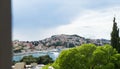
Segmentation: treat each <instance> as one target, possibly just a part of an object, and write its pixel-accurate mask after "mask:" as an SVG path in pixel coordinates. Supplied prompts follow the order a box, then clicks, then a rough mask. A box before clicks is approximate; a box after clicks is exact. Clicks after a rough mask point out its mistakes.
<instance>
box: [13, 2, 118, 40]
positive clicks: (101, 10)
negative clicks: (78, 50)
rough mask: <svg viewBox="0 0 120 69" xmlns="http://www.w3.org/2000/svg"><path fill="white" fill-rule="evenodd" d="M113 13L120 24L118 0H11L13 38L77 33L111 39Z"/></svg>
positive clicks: (94, 37)
mask: <svg viewBox="0 0 120 69" xmlns="http://www.w3.org/2000/svg"><path fill="white" fill-rule="evenodd" d="M114 16H115V17H116V22H117V23H118V27H119V28H120V0H12V18H13V20H12V23H13V24H12V27H13V28H12V31H13V32H12V36H13V37H12V38H13V40H15V39H18V40H25V41H26V40H29V41H33V40H41V39H44V38H48V37H50V36H51V35H57V34H70V35H71V34H78V35H80V36H83V37H86V38H92V39H97V38H105V39H110V33H111V30H112V25H113V17H114Z"/></svg>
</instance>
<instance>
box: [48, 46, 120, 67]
mask: <svg viewBox="0 0 120 69" xmlns="http://www.w3.org/2000/svg"><path fill="white" fill-rule="evenodd" d="M52 66H53V67H54V68H55V69H120V54H119V53H117V51H116V49H114V48H113V47H112V46H110V45H104V46H95V45H94V44H83V45H81V46H78V47H75V48H71V49H69V50H63V51H62V52H61V53H60V55H59V57H58V58H57V60H56V61H55V62H54V63H53V64H52ZM46 69H47V68H46Z"/></svg>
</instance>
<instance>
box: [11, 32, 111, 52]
mask: <svg viewBox="0 0 120 69" xmlns="http://www.w3.org/2000/svg"><path fill="white" fill-rule="evenodd" d="M84 43H93V44H95V45H99V46H101V45H104V44H110V40H106V39H87V38H84V37H81V36H79V35H76V34H75V35H66V34H61V35H53V36H51V37H49V38H46V39H43V40H39V41H19V40H15V41H13V51H14V52H21V51H28V50H48V49H55V48H60V49H62V48H70V47H75V46H79V45H81V44H84Z"/></svg>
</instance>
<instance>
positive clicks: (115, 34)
mask: <svg viewBox="0 0 120 69" xmlns="http://www.w3.org/2000/svg"><path fill="white" fill-rule="evenodd" d="M111 45H112V46H113V48H116V50H117V51H118V52H120V43H119V29H118V27H117V23H116V22H115V17H114V19H113V29H112V33H111Z"/></svg>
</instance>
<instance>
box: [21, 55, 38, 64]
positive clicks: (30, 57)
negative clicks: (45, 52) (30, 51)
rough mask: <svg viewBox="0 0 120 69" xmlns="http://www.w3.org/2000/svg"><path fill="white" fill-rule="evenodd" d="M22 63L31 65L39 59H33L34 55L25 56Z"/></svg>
mask: <svg viewBox="0 0 120 69" xmlns="http://www.w3.org/2000/svg"><path fill="white" fill-rule="evenodd" d="M20 62H25V63H26V64H31V63H34V62H37V58H35V57H33V56H32V55H30V56H24V57H23V58H22V59H21V60H20Z"/></svg>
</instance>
